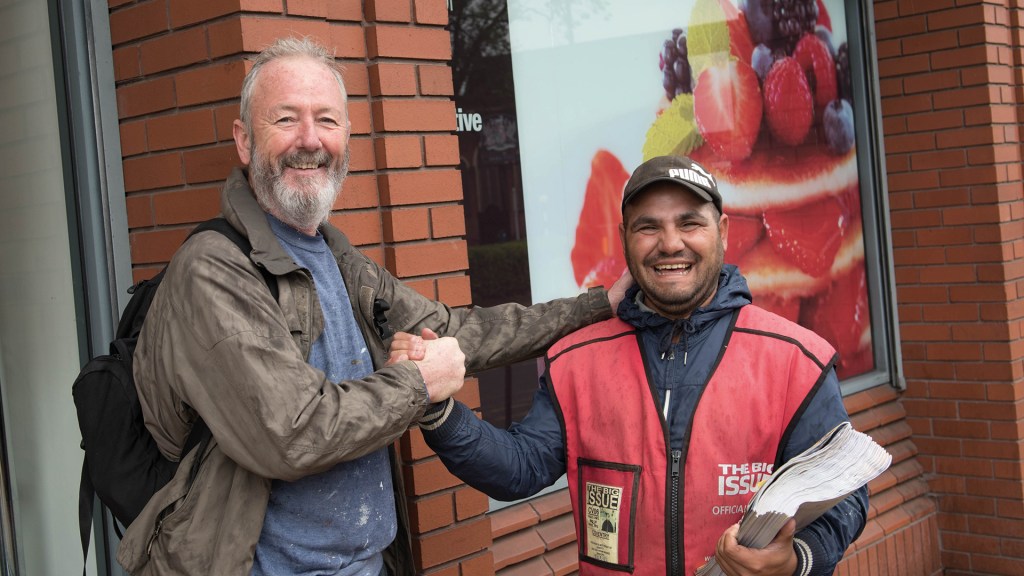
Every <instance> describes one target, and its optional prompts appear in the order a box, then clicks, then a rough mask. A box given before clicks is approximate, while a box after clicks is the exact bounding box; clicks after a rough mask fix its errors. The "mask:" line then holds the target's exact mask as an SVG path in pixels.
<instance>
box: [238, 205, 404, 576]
mask: <svg viewBox="0 0 1024 576" xmlns="http://www.w3.org/2000/svg"><path fill="white" fill-rule="evenodd" d="M267 220H268V221H269V222H270V226H271V228H272V229H273V231H274V234H275V235H277V238H278V240H279V241H280V243H281V246H282V247H283V248H284V249H285V251H286V252H288V253H289V254H290V255H291V256H292V258H294V259H295V262H296V263H298V265H299V266H302V267H303V268H306V269H307V270H309V271H310V273H311V274H312V276H313V283H314V285H315V287H316V291H317V294H318V296H319V298H320V307H321V309H322V310H323V314H324V332H323V334H321V335H320V337H319V338H318V339H317V340H316V342H314V343H313V346H312V350H311V351H310V355H309V363H310V364H311V365H313V366H315V367H317V368H319V369H321V370H323V371H324V373H325V374H326V375H327V379H328V380H329V381H331V382H340V381H342V380H351V379H358V378H362V377H364V376H367V375H369V374H370V373H372V372H373V363H372V360H371V358H370V355H369V352H368V351H367V349H366V342H365V340H364V339H363V335H362V333H361V332H360V331H359V327H358V326H357V325H356V321H355V317H354V316H353V312H352V304H351V301H350V300H349V296H348V291H347V290H346V289H345V284H344V280H343V279H342V277H341V272H340V271H339V269H338V264H337V262H335V260H334V255H333V254H332V253H331V251H330V249H329V248H328V246H327V243H326V241H325V240H324V238H323V236H320V235H319V234H317V235H316V236H315V237H311V236H306V235H305V234H302V233H300V232H298V231H296V230H295V229H293V228H291V227H290V226H288V225H286V224H284V223H282V222H281V221H279V220H277V219H276V218H274V217H273V216H267ZM280 385H281V386H287V385H288V383H287V382H281V383H280ZM396 530H397V521H396V516H395V499H394V492H393V491H392V485H391V470H390V464H389V462H388V456H387V451H386V449H384V448H382V449H380V450H377V451H376V452H372V453H370V454H367V455H366V456H363V457H362V458H358V459H356V460H351V461H348V462H342V463H340V464H338V465H336V466H335V467H334V468H332V469H330V470H328V471H326V472H322V473H320V474H314V475H311V476H307V477H305V478H302V479H300V480H298V481H295V482H285V481H281V480H274V481H273V482H272V486H271V492H270V501H269V502H268V504H267V515H266V518H265V519H264V521H263V531H262V533H261V534H260V539H259V543H258V544H257V546H256V558H255V561H254V563H253V570H252V574H253V575H254V576H255V575H259V576H262V575H275V576H278V575H281V574H309V575H313V574H316V575H323V576H328V575H330V576H377V575H378V574H379V573H380V571H381V568H382V566H383V558H382V556H381V551H382V550H384V548H386V547H387V546H388V545H389V544H391V541H392V540H394V538H395V533H396Z"/></svg>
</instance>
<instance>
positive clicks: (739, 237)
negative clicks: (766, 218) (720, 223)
mask: <svg viewBox="0 0 1024 576" xmlns="http://www.w3.org/2000/svg"><path fill="white" fill-rule="evenodd" d="M762 236H764V223H763V222H762V221H761V219H760V218H754V217H751V216H739V215H736V214H730V215H729V238H728V241H729V246H728V248H726V249H725V261H726V262H731V263H735V262H739V260H740V259H741V258H743V255H744V254H746V253H747V252H748V251H749V250H750V249H751V248H753V247H754V245H755V244H757V243H758V242H760V241H761V237H762Z"/></svg>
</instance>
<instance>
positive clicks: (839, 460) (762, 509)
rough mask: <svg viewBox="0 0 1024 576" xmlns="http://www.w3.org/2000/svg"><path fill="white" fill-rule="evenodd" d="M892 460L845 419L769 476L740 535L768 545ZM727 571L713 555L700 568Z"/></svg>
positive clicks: (708, 572)
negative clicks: (788, 527) (789, 524)
mask: <svg viewBox="0 0 1024 576" xmlns="http://www.w3.org/2000/svg"><path fill="white" fill-rule="evenodd" d="M891 463H892V456H891V455H890V454H889V453H888V452H886V451H885V449H884V448H882V447H881V446H879V445H878V444H876V443H875V441H874V440H872V439H871V437H870V436H868V435H867V434H864V433H861V432H858V431H856V430H854V429H853V426H851V425H850V423H849V422H843V423H842V424H840V425H838V426H836V427H835V428H833V429H832V430H831V431H829V433H828V434H826V435H825V436H824V437H822V438H821V439H820V440H818V441H817V442H815V443H814V445H812V446H811V447H810V448H808V449H807V450H805V451H803V452H802V453H800V454H798V455H797V456H795V457H793V458H792V459H791V460H790V461H788V462H786V463H785V464H783V465H782V466H780V467H779V468H778V469H777V470H776V471H775V472H773V473H772V475H771V476H769V477H768V479H767V480H765V482H764V484H762V485H761V487H760V489H758V491H757V492H755V493H754V496H753V498H751V499H750V504H749V505H748V506H747V511H746V512H745V513H744V514H743V518H742V519H741V520H740V527H739V532H738V533H737V540H738V541H739V543H740V544H742V545H743V546H746V547H748V548H764V547H765V546H767V545H768V544H769V543H770V542H771V541H772V540H773V539H774V538H775V535H776V534H778V533H779V530H780V529H781V528H782V526H783V525H784V524H785V523H786V521H788V520H789V519H790V518H796V529H797V530H800V529H801V528H803V527H805V526H807V525H808V524H810V523H811V522H813V521H814V520H815V519H817V518H818V517H819V516H821V515H822V514H824V513H825V512H826V511H828V509H829V508H831V507H832V506H835V504H836V503H838V502H839V501H840V500H842V499H844V498H846V497H847V496H849V495H850V494H851V493H852V492H854V491H855V490H857V489H858V488H860V487H861V486H863V485H865V484H867V483H868V482H870V481H871V480H872V479H874V478H875V477H877V476H878V475H879V474H881V473H882V472H884V471H885V470H886V469H887V468H888V467H889V464H891ZM723 574H724V572H722V569H721V568H719V566H718V563H717V562H716V561H715V559H714V558H712V559H711V561H709V562H708V563H707V564H705V565H704V566H701V567H700V569H698V570H697V576H722V575H723Z"/></svg>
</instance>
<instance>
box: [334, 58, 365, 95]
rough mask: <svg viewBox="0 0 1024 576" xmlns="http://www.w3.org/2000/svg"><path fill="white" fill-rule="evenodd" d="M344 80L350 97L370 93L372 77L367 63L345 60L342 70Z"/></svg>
mask: <svg viewBox="0 0 1024 576" xmlns="http://www.w3.org/2000/svg"><path fill="white" fill-rule="evenodd" d="M341 77H342V80H343V81H344V82H345V91H346V92H347V93H348V95H349V97H352V96H366V95H367V94H369V93H370V78H369V73H368V72H367V71H366V64H364V63H362V62H352V61H348V62H345V63H344V64H343V66H342V70H341Z"/></svg>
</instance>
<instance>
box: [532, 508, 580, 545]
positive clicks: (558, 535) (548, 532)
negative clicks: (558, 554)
mask: <svg viewBox="0 0 1024 576" xmlns="http://www.w3.org/2000/svg"><path fill="white" fill-rule="evenodd" d="M537 534H538V535H539V536H540V537H541V540H543V541H544V547H545V548H546V549H547V550H553V549H555V548H558V547H559V546H562V545H564V544H568V543H569V542H574V541H575V540H576V523H575V520H574V519H573V515H572V514H564V515H562V516H559V517H557V518H553V519H551V520H548V521H547V522H544V523H543V524H541V525H540V526H538V527H537Z"/></svg>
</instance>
